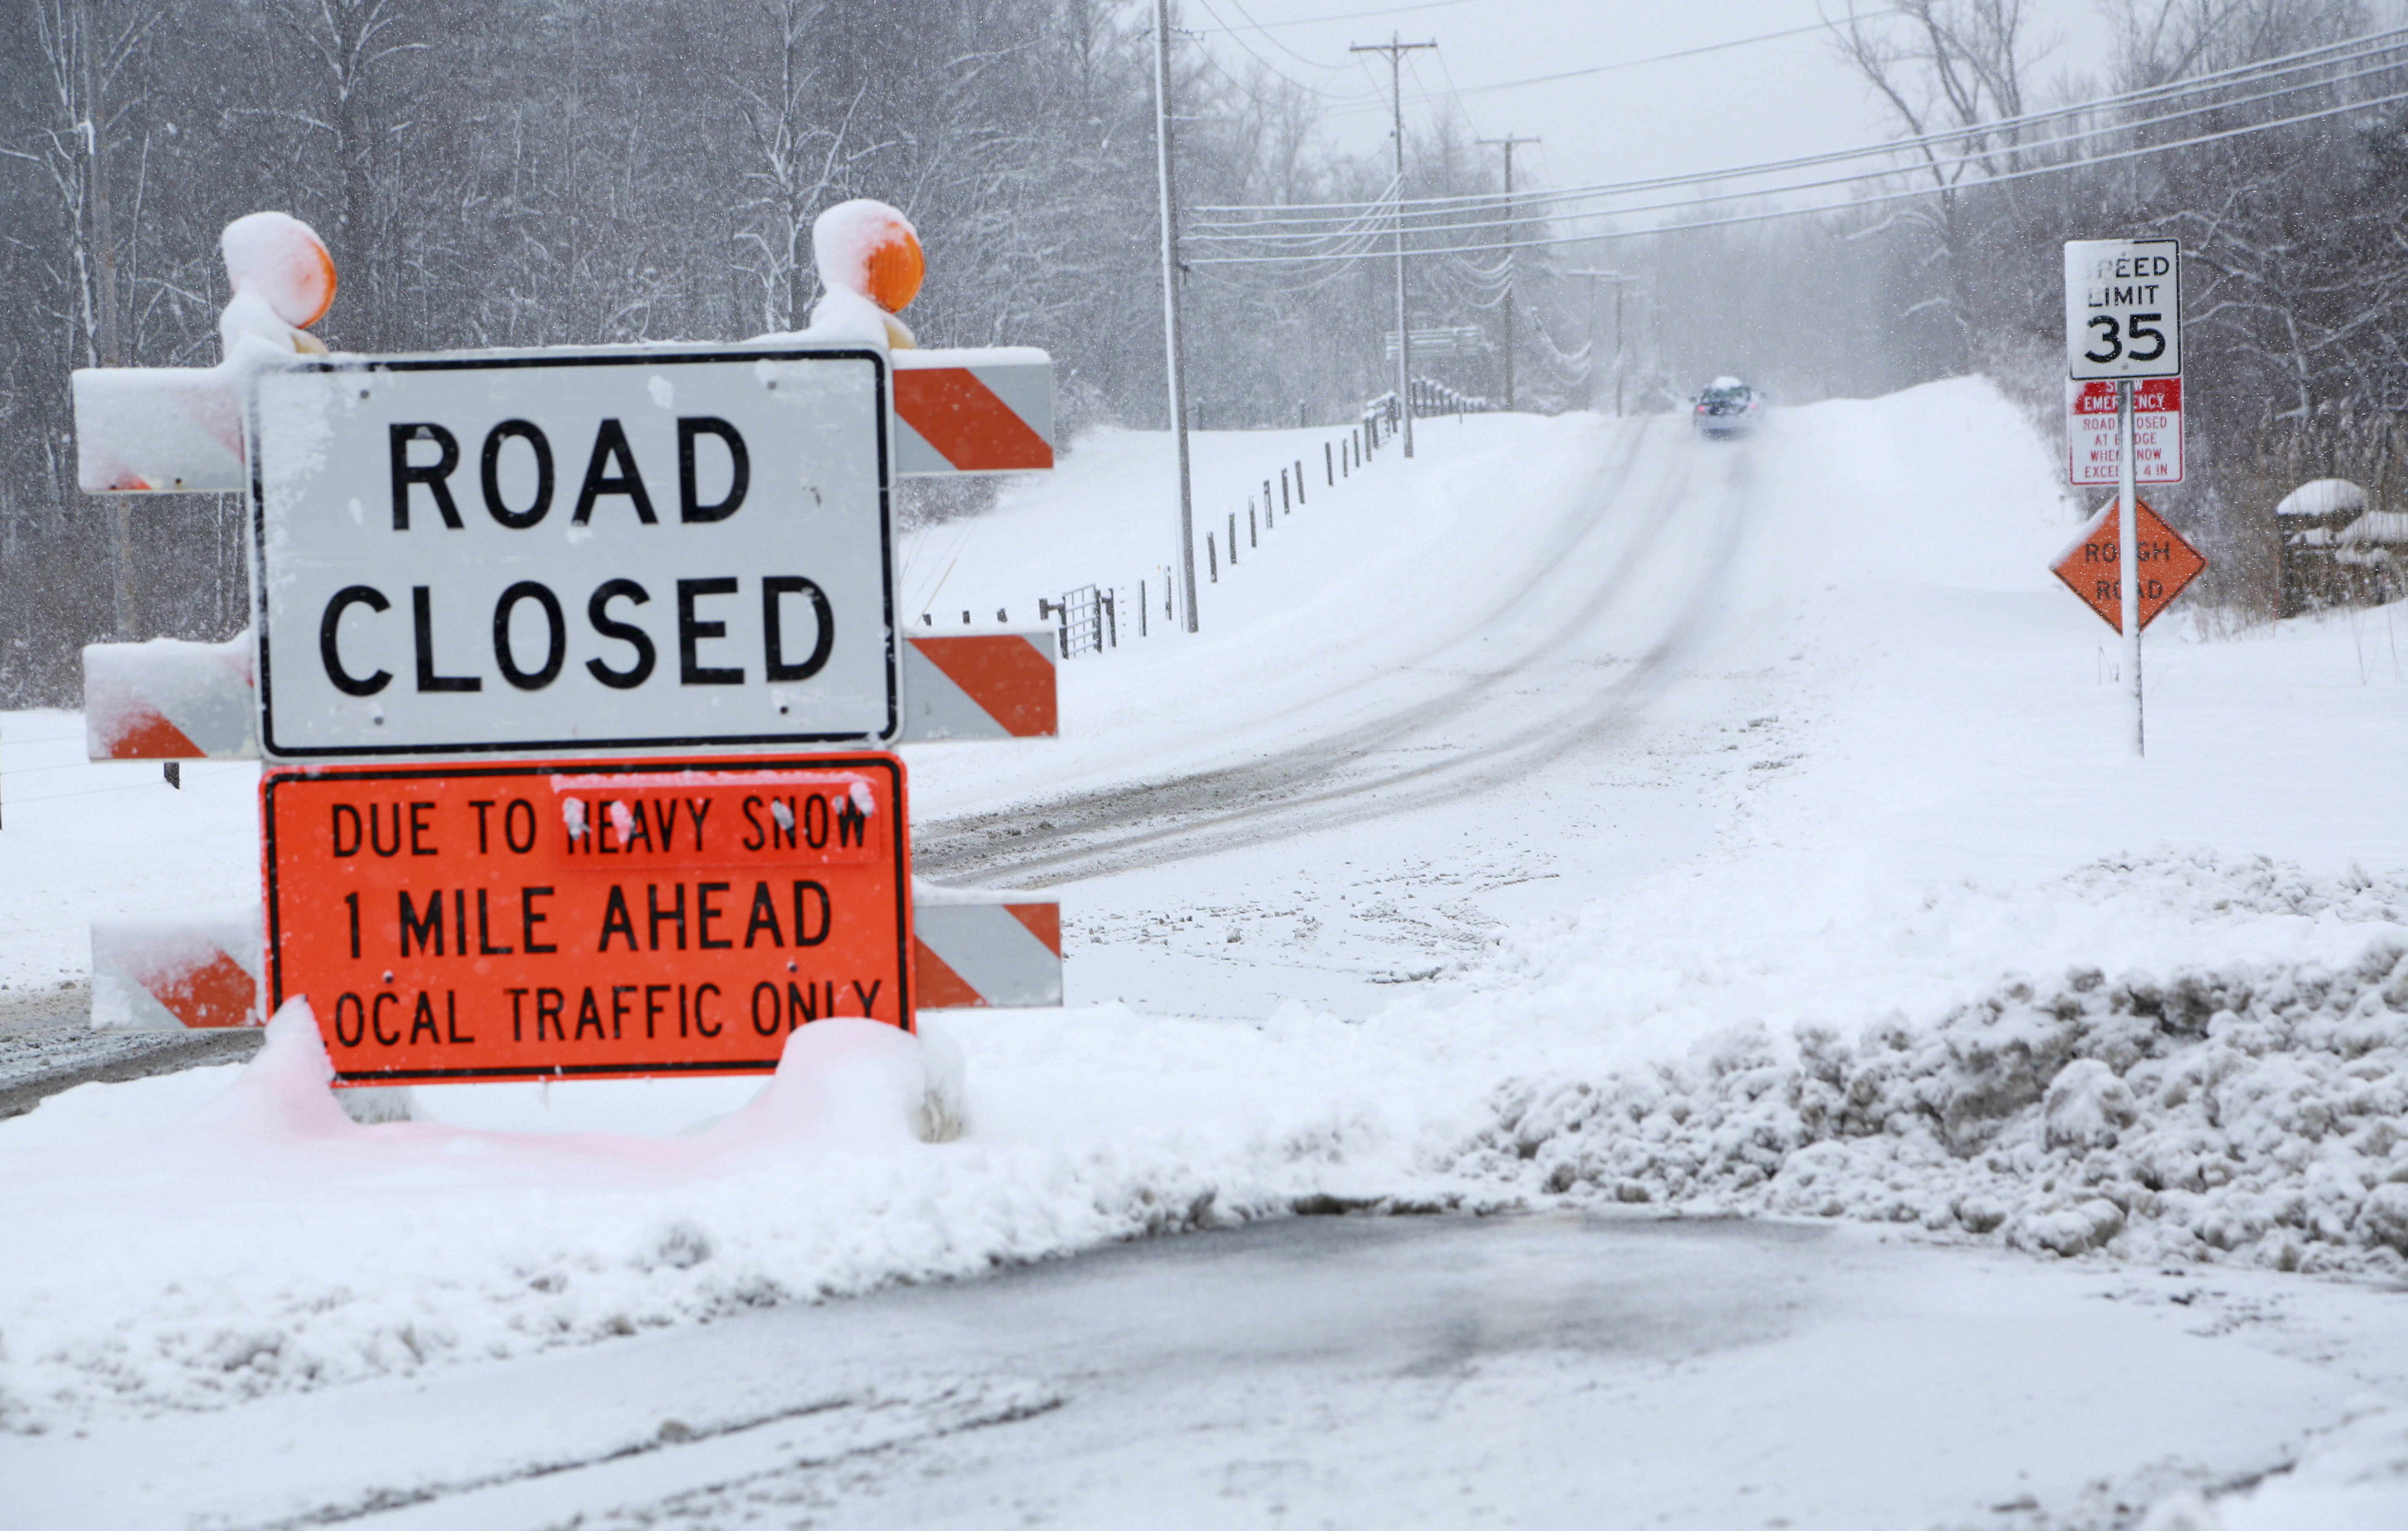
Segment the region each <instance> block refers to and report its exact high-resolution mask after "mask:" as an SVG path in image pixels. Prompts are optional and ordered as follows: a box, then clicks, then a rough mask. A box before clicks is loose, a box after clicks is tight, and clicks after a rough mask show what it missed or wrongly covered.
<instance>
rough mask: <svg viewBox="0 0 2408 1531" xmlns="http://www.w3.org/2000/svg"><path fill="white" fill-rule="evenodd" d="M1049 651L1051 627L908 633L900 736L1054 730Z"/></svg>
mask: <svg viewBox="0 0 2408 1531" xmlns="http://www.w3.org/2000/svg"><path fill="white" fill-rule="evenodd" d="M1059 721H1060V720H1059V708H1058V707H1057V706H1056V703H1055V698H1054V629H1052V628H1050V627H1030V628H1018V629H1013V630H1011V631H1007V632H999V633H997V632H987V633H963V634H959V635H949V636H944V637H907V638H905V639H904V642H903V732H902V735H901V739H902V742H904V743H907V744H912V743H923V742H926V741H929V740H934V739H1025V738H1051V737H1054V735H1055V734H1056V733H1058V732H1059V731H1060V728H1059Z"/></svg>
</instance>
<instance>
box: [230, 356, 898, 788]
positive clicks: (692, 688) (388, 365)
mask: <svg viewBox="0 0 2408 1531" xmlns="http://www.w3.org/2000/svg"><path fill="white" fill-rule="evenodd" d="M885 365H886V362H885V358H884V357H882V355H880V354H879V353H877V352H876V351H868V350H863V349H857V348H856V349H846V350H824V351H804V350H781V351H753V350H745V351H724V350H723V351H602V352H596V353H590V354H571V355H565V356H564V355H562V354H559V353H557V352H544V353H540V354H525V355H500V356H478V357H425V358H401V359H384V358H380V359H379V360H377V361H375V362H373V363H367V362H360V363H352V362H346V361H336V362H330V363H322V364H314V365H307V366H301V367H295V368H294V369H292V370H287V371H279V372H275V373H269V374H266V375H265V376H263V377H262V378H261V379H259V384H258V391H257V393H256V395H255V396H254V398H253V401H252V405H251V471H252V478H251V494H252V505H253V514H254V517H255V526H256V532H257V537H258V549H259V564H260V575H259V589H258V603H259V612H258V623H259V677H258V680H259V693H260V704H261V709H262V716H261V736H260V737H261V744H262V746H263V748H264V750H265V752H266V753H267V754H268V755H269V756H270V757H271V758H284V759H308V758H313V757H324V758H340V757H347V756H363V755H411V754H437V753H480V752H481V753H511V754H516V753H527V752H537V751H562V750H587V749H595V750H598V749H610V750H627V749H646V748H655V747H657V748H662V749H693V748H696V747H705V748H708V747H711V746H726V745H771V746H781V745H793V744H811V743H825V742H829V741H837V740H846V741H853V740H884V739H887V738H891V737H893V736H894V734H895V731H896V726H897V723H898V716H899V708H898V707H897V701H896V633H895V623H894V610H893V598H892V594H891V592H892V590H893V577H892V535H891V530H890V524H889V513H888V507H887V503H886V493H885V486H886V484H887V482H888V472H887V463H886V450H887V439H888V431H887V424H886V417H885V411H886V396H887V390H886V385H885V379H884V377H883V369H884V367H885Z"/></svg>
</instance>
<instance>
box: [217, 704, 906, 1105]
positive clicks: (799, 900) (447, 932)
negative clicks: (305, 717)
mask: <svg viewBox="0 0 2408 1531" xmlns="http://www.w3.org/2000/svg"><path fill="white" fill-rule="evenodd" d="M260 794H261V808H262V813H261V820H262V823H263V825H264V830H265V861H266V868H265V869H266V884H267V888H266V892H267V966H266V989H267V1005H268V1010H269V1012H270V1013H273V1012H274V1010H275V1009H276V1008H277V1007H278V1006H280V1005H282V1004H283V1003H284V1002H285V1001H286V1000H289V999H292V998H294V996H296V995H299V996H306V997H307V998H308V1002H309V1007H310V1009H311V1010H312V1012H313V1013H314V1014H315V1015H316V1017H317V1020H318V1028H319V1030H320V1032H321V1033H322V1035H323V1036H324V1037H325V1042H326V1051H327V1053H328V1055H329V1056H330V1057H331V1058H332V1059H333V1061H334V1066H335V1078H336V1082H337V1083H338V1084H346V1085H364V1084H401V1083H409V1082H411V1081H439V1080H534V1079H561V1078H582V1079H606V1078H632V1077H641V1076H657V1075H664V1074H748V1073H768V1072H770V1071H772V1070H774V1069H775V1068H776V1067H777V1066H778V1060H779V1057H780V1056H781V1053H782V1052H783V1051H784V1048H785V1042H786V1037H787V1036H788V1035H789V1034H790V1033H792V1032H793V1031H795V1030H796V1028H797V1027H800V1026H803V1025H807V1024H809V1023H811V1022H814V1021H820V1020H824V1019H827V1018H829V1017H831V1016H839V1015H842V1016H867V1017H868V1018H869V1019H871V1020H875V1021H882V1022H885V1023H889V1024H892V1025H896V1026H901V1027H903V1028H905V1029H906V1030H909V1029H910V1028H911V1026H912V1019H911V1016H912V995H911V994H910V979H911V970H910V952H911V910H910V865H909V859H910V848H909V837H908V836H907V835H906V834H905V833H904V829H903V825H904V818H903V815H904V809H905V805H904V776H903V766H902V763H901V762H900V761H899V760H897V759H896V757H895V756H893V755H889V754H882V753H866V752H865V753H851V754H836V755H824V756H802V757H791V758H789V757H774V756H765V757H760V758H745V759H736V758H731V757H728V756H714V757H710V758H704V759H683V760H677V759H668V760H664V759H644V760H607V761H606V760H590V761H589V760H580V761H574V762H558V761H554V762H545V763H524V764H515V765H499V764H474V765H470V764H456V765H432V764H406V765H385V766H376V765H335V766H318V767H297V768H296V767H284V768H279V767H274V766H271V767H269V769H268V770H267V771H266V773H265V777H264V779H263V780H262V782H261V786H260Z"/></svg>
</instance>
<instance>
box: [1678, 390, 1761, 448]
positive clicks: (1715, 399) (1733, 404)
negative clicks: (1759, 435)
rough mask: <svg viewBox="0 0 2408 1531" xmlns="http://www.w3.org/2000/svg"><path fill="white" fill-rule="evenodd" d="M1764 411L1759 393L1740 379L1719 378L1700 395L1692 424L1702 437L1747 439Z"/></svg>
mask: <svg viewBox="0 0 2408 1531" xmlns="http://www.w3.org/2000/svg"><path fill="white" fill-rule="evenodd" d="M1763 407H1764V401H1763V400H1762V399H1760V398H1758V397H1757V396H1756V390H1755V389H1753V388H1750V387H1749V386H1748V385H1747V384H1745V383H1743V382H1742V381H1740V380H1739V379H1737V378H1716V379H1714V380H1713V381H1712V382H1710V383H1708V384H1706V386H1705V391H1704V392H1702V393H1699V395H1698V408H1697V409H1696V411H1695V412H1694V413H1692V414H1691V415H1690V417H1689V421H1690V423H1691V424H1693V425H1695V426H1696V427H1697V430H1698V434H1699V436H1745V435H1746V434H1747V433H1748V432H1750V431H1752V430H1754V429H1756V416H1757V414H1758V412H1759V411H1760V410H1761V409H1762V408H1763Z"/></svg>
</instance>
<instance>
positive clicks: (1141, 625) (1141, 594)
mask: <svg viewBox="0 0 2408 1531" xmlns="http://www.w3.org/2000/svg"><path fill="white" fill-rule="evenodd" d="M1137 636H1138V637H1145V581H1144V580H1142V579H1140V580H1139V581H1138V582H1137Z"/></svg>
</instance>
